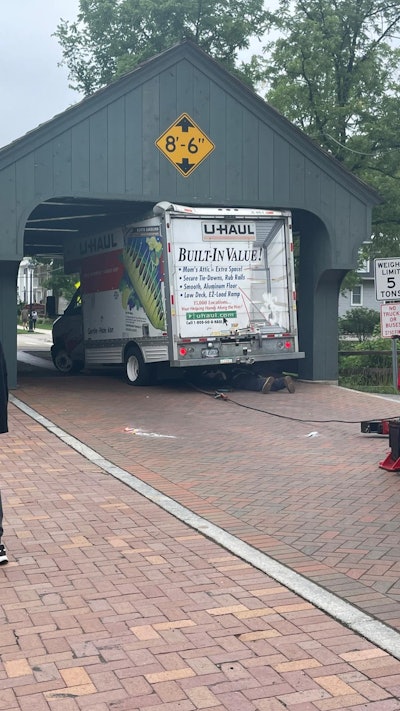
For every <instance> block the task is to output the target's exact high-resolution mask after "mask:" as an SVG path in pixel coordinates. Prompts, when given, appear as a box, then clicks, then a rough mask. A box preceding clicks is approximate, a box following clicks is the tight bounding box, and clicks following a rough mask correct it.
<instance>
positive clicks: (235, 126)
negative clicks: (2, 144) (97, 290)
mask: <svg viewBox="0 0 400 711" xmlns="http://www.w3.org/2000/svg"><path fill="white" fill-rule="evenodd" d="M189 54H190V52H189ZM171 56H173V53H172V55H171ZM148 65H149V66H146V67H145V68H144V70H143V71H142V73H141V72H140V71H138V72H133V73H132V74H131V75H130V77H128V78H126V79H124V81H123V82H122V83H119V82H116V83H115V85H111V86H110V87H109V88H108V89H107V90H104V91H102V92H99V93H98V95H95V96H94V97H91V98H90V99H87V100H85V101H83V102H82V106H81V108H80V105H79V104H78V105H77V107H73V109H72V110H69V111H67V112H65V115H61V116H60V117H56V118H55V119H53V120H52V121H50V122H49V124H48V125H46V124H45V125H43V126H42V127H40V128H39V129H38V130H37V131H36V132H32V135H30V134H28V135H27V137H24V138H22V139H21V142H20V146H18V151H16V159H15V162H14V164H13V165H14V167H13V168H9V167H7V166H5V167H3V168H2V160H1V152H0V187H1V205H0V215H2V216H3V218H4V219H3V220H2V235H3V236H2V238H1V239H0V256H2V255H3V254H7V255H8V256H10V255H11V256H13V257H16V258H21V257H22V256H23V255H22V254H21V248H22V244H21V240H19V244H17V239H16V226H17V225H18V221H19V220H26V219H27V217H28V215H29V211H28V208H29V209H30V210H31V209H33V208H34V207H35V204H37V203H39V202H41V201H43V200H46V199H49V198H50V197H57V196H58V197H66V196H68V195H70V194H71V195H74V196H75V197H79V196H83V197H85V196H91V197H98V198H100V197H101V198H106V197H110V199H113V198H116V197H122V198H127V199H131V200H135V201H148V202H157V201H158V200H164V199H167V200H171V201H174V202H183V203H184V202H188V203H191V204H206V205H209V204H219V203H220V204H232V205H233V204H235V205H237V206H245V205H253V206H255V207H266V208H268V207H271V208H274V207H277V208H289V209H295V208H301V209H303V210H308V211H309V212H311V213H313V214H315V215H317V216H318V217H319V218H320V219H321V220H322V221H323V222H324V224H325V225H326V226H327V229H328V232H329V234H330V237H331V239H332V240H333V241H336V242H337V243H336V245H335V249H334V250H333V255H332V258H333V262H332V266H333V267H334V266H337V265H338V266H340V267H341V268H343V267H344V268H351V267H352V266H353V253H355V252H354V244H352V239H353V238H354V242H357V246H358V244H359V243H360V242H361V241H362V240H363V239H365V238H366V236H367V235H366V234H365V229H366V225H367V224H368V220H369V213H368V210H369V207H368V206H367V205H366V202H365V201H364V202H363V201H362V200H360V199H359V198H357V197H356V195H355V193H356V192H357V190H356V189H355V190H354V191H353V190H349V188H348V184H347V183H349V185H350V183H351V180H352V178H351V176H349V177H348V178H346V180H345V183H346V184H341V180H340V177H341V176H340V175H339V177H337V176H336V175H335V170H333V172H332V171H331V170H330V168H331V162H330V161H329V159H328V158H327V157H325V156H322V154H320V153H316V154H315V155H311V153H312V152H313V150H314V149H312V150H311V149H310V147H309V144H307V145H306V146H304V145H303V143H302V140H301V134H300V133H299V132H297V133H292V128H291V127H290V125H289V124H288V123H287V122H284V120H283V119H282V118H281V117H279V115H278V114H277V113H276V112H274V111H273V110H271V109H270V108H269V107H268V106H267V105H265V104H264V103H263V102H261V101H260V100H259V99H258V98H257V97H253V95H252V94H251V93H250V92H247V90H242V89H241V85H240V83H239V82H237V81H234V80H232V82H233V83H231V80H230V78H229V75H228V74H226V73H225V72H223V73H222V75H221V74H220V73H219V72H220V71H221V70H219V69H217V68H216V69H215V72H214V73H213V71H210V67H209V66H208V65H207V62H206V60H205V59H204V58H200V60H199V62H196V61H189V59H187V58H182V57H180V59H179V60H176V61H172V60H170V61H165V62H164V63H163V64H162V65H161V66H159V65H157V62H156V60H155V62H154V66H155V69H154V71H153V72H152V70H151V62H150V63H148ZM149 67H150V68H149ZM207 68H208V70H209V71H208V72H207V71H206V69H207ZM143 72H144V73H143ZM182 113H187V114H188V115H189V116H190V117H191V118H192V119H193V120H194V121H195V122H196V123H197V124H198V126H199V128H200V129H201V130H202V131H203V132H204V133H205V134H206V135H207V136H208V137H209V138H210V139H211V140H212V141H213V142H214V144H215V150H214V151H213V152H212V153H211V154H210V155H209V156H208V157H206V158H205V159H204V160H203V161H202V162H201V163H200V165H198V167H197V168H196V170H194V172H193V173H192V174H190V175H189V176H188V177H183V176H182V175H181V174H180V173H179V171H178V170H177V169H176V168H175V167H174V165H172V164H171V162H170V161H169V160H168V159H167V158H166V157H165V156H164V155H162V153H161V152H160V151H159V150H158V148H157V147H156V145H155V141H156V140H157V139H158V138H159V137H160V135H161V134H162V133H163V132H164V131H166V130H167V128H168V127H169V126H170V125H171V124H172V123H173V122H174V121H175V120H176V119H177V118H178V117H179V116H180V115H181V114H182ZM24 146H26V149H25V152H24ZM324 161H325V163H324ZM324 166H325V167H324ZM10 170H11V173H10ZM15 171H16V175H17V182H18V189H16V187H15ZM10 176H11V177H10ZM354 182H355V181H354ZM353 187H354V186H353ZM17 193H18V194H17ZM355 221H356V222H357V223H358V224H357V225H355ZM350 231H351V233H352V235H353V237H352V238H350Z"/></svg>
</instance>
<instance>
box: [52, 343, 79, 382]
mask: <svg viewBox="0 0 400 711" xmlns="http://www.w3.org/2000/svg"><path fill="white" fill-rule="evenodd" d="M51 357H52V360H53V363H54V366H55V367H56V368H57V370H58V371H59V372H60V373H63V374H64V375H73V374H74V373H79V371H80V370H82V368H83V365H84V364H83V363H82V362H81V361H77V360H72V358H71V356H70V355H69V353H68V352H67V351H66V350H65V348H62V347H60V348H57V349H56V350H54V351H52V353H51Z"/></svg>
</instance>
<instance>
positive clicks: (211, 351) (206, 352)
mask: <svg viewBox="0 0 400 711" xmlns="http://www.w3.org/2000/svg"><path fill="white" fill-rule="evenodd" d="M218 356H219V350H218V348H203V350H202V351H201V357H202V358H218Z"/></svg>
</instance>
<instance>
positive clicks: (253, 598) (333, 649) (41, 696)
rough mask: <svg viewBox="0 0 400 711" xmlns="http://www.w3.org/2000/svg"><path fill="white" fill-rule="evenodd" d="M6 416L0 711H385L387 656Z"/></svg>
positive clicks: (394, 691)
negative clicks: (5, 560) (5, 556)
mask: <svg viewBox="0 0 400 711" xmlns="http://www.w3.org/2000/svg"><path fill="white" fill-rule="evenodd" d="M62 382H66V381H62ZM93 382H94V381H93ZM41 392H42V396H43V390H42V391H41ZM37 404H39V403H37ZM63 405H64V409H65V410H66V411H67V410H68V404H67V402H66V401H64V403H63ZM108 415H109V416H110V412H109V413H108ZM114 424H115V423H114ZM10 425H11V433H10V434H8V435H4V436H3V437H2V439H1V444H2V447H1V449H0V470H1V472H2V477H1V478H2V492H3V496H4V505H5V512H6V522H5V523H6V536H5V541H6V542H7V544H8V549H9V554H10V563H9V565H8V566H4V567H1V568H0V596H1V607H0V620H1V625H0V649H1V661H0V709H4V710H7V711H13V710H14V709H21V710H22V711H45V710H46V711H48V710H49V709H50V710H51V711H78V710H80V709H82V710H85V711H161V710H163V711H167V710H168V709H170V710H171V711H193V710H197V709H213V711H284V710H287V709H289V710H291V709H293V711H313V710H315V709H319V710H320V711H329V710H330V709H351V710H352V711H361V710H364V709H367V711H396V710H398V709H400V701H399V696H400V661H398V660H395V659H394V658H392V657H391V656H390V655H388V654H387V653H385V652H384V651H382V650H380V649H379V648H377V647H376V646H374V645H373V644H371V643H369V642H367V641H365V640H364V639H363V638H362V637H360V636H357V635H356V634H354V633H352V632H350V631H349V630H347V629H346V628H345V627H343V626H342V625H340V624H339V623H338V622H336V621H334V620H332V619H331V618H330V617H328V616H327V615H326V614H324V613H322V612H321V611H319V610H318V609H316V608H315V607H314V606H313V605H311V604H310V603H308V602H306V601H304V600H302V599H301V598H300V597H298V596H296V595H295V594H293V593H291V592H290V591H288V590H287V589H286V588H285V587H283V586H281V585H279V584H277V583H276V582H275V581H274V580H272V579H271V578H269V577H268V576H267V575H265V574H263V573H261V572H260V571H258V570H256V569H254V568H253V567H251V566H250V565H248V564H247V563H245V562H243V561H242V560H240V559H238V558H237V557H235V556H234V555H232V554H230V553H228V552H227V551H226V550H224V549H223V548H221V547H219V546H218V545H217V544H215V543H213V542H211V541H209V540H207V539H206V538H204V537H203V536H201V535H200V534H198V533H196V532H194V531H193V530H192V529H190V528H189V527H188V526H186V525H185V524H183V523H182V522H179V521H177V520H176V519H175V518H174V517H173V516H171V515H170V514H168V513H166V512H165V511H163V510H162V509H160V508H159V507H157V506H156V505H155V504H153V503H150V502H149V501H147V500H146V499H145V498H143V497H141V496H139V495H138V494H136V493H135V492H133V491H132V490H130V489H129V488H128V487H126V486H125V485H123V484H122V483H120V482H118V481H116V480H115V479H113V478H112V477H110V476H108V475H106V474H105V473H104V472H103V471H102V470H101V469H100V468H99V467H98V466H96V465H95V464H94V463H92V462H90V461H88V460H87V459H85V458H83V457H82V456H81V455H80V454H78V453H77V452H76V451H74V450H73V449H71V448H69V447H68V446H67V445H66V444H64V443H63V442H62V441H60V440H59V439H58V438H56V437H55V436H54V435H53V434H51V433H50V432H49V431H48V430H46V429H45V428H43V427H42V426H41V425H40V424H38V423H37V422H36V421H35V420H33V419H31V418H30V417H28V416H27V415H26V414H24V413H23V412H21V411H20V410H18V409H17V408H16V407H15V406H13V405H10ZM85 426H86V427H87V426H88V423H87V422H86V425H85ZM115 432H116V436H117V432H119V426H118V427H115ZM129 434H130V433H124V435H120V439H121V440H122V436H125V437H128V438H129ZM132 437H133V435H131V439H130V441H132ZM138 439H139V438H138ZM143 439H146V438H143ZM148 441H150V440H148ZM159 441H160V440H157V439H154V440H152V442H156V443H157V442H159ZM156 454H157V453H156V452H155V453H154V457H156ZM125 464H126V465H128V464H129V460H126V461H125Z"/></svg>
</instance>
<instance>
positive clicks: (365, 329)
mask: <svg viewBox="0 0 400 711" xmlns="http://www.w3.org/2000/svg"><path fill="white" fill-rule="evenodd" d="M379 321H380V316H379V313H378V311H374V310H373V309H366V308H364V307H363V306H357V307H356V308H354V309H349V310H348V311H346V313H345V315H344V316H342V317H341V318H339V333H342V334H348V335H352V336H356V337H357V339H358V340H359V341H364V340H365V339H366V338H367V337H368V336H372V334H373V332H374V328H375V326H376V325H377V324H378V323H379Z"/></svg>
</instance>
